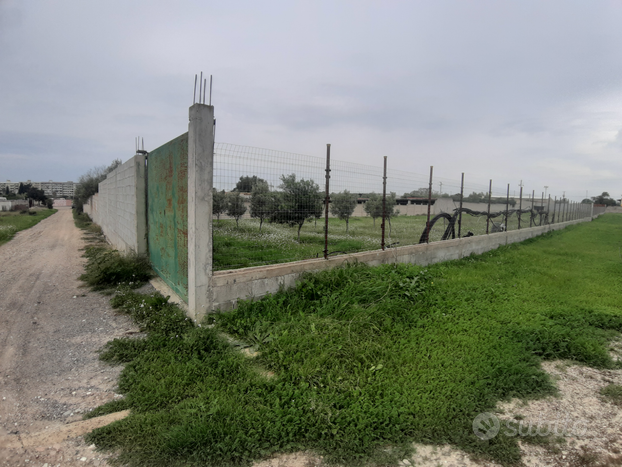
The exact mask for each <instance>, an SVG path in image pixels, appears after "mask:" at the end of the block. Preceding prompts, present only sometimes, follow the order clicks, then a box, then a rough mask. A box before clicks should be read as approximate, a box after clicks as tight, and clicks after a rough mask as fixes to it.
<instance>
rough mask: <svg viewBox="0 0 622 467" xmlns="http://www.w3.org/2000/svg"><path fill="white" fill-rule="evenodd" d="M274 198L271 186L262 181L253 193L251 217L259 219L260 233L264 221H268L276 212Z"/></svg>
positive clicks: (256, 184) (254, 186)
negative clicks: (274, 211)
mask: <svg viewBox="0 0 622 467" xmlns="http://www.w3.org/2000/svg"><path fill="white" fill-rule="evenodd" d="M274 205H275V203H274V196H273V195H272V194H271V193H270V186H269V185H268V183H267V182H265V181H263V180H260V181H258V182H257V183H255V185H253V189H252V191H251V213H250V214H251V217H253V218H255V219H259V231H260V232H261V226H262V225H263V221H264V220H265V219H268V218H269V217H270V215H271V213H272V212H273V210H274Z"/></svg>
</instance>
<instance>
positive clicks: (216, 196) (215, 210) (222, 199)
mask: <svg viewBox="0 0 622 467" xmlns="http://www.w3.org/2000/svg"><path fill="white" fill-rule="evenodd" d="M226 211H227V195H226V193H225V190H222V191H218V190H216V188H214V192H213V194H212V214H213V215H214V216H216V219H218V220H220V215H221V214H224V213H225V212H226Z"/></svg>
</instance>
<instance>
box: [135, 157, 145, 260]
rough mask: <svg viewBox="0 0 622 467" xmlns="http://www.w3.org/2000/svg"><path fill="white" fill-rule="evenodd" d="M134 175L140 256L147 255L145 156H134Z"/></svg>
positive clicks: (137, 250)
mask: <svg viewBox="0 0 622 467" xmlns="http://www.w3.org/2000/svg"><path fill="white" fill-rule="evenodd" d="M134 174H135V176H136V184H135V187H134V190H135V194H134V196H135V197H136V219H135V222H136V227H135V228H136V253H138V254H139V255H146V254H147V209H146V208H147V206H146V204H147V203H146V199H147V185H146V184H145V180H146V176H145V175H146V174H145V156H144V155H143V154H136V155H135V156H134Z"/></svg>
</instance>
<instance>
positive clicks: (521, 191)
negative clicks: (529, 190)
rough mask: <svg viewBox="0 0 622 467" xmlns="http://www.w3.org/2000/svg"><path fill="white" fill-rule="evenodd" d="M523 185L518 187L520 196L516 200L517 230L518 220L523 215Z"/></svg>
mask: <svg viewBox="0 0 622 467" xmlns="http://www.w3.org/2000/svg"><path fill="white" fill-rule="evenodd" d="M522 211H523V187H520V197H519V202H518V230H520V221H521V217H522V216H523V212H522Z"/></svg>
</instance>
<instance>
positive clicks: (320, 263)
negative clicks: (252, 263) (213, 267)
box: [212, 217, 591, 311]
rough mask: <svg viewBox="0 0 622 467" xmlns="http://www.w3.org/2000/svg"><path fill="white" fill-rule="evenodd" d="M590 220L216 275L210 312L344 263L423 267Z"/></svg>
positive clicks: (483, 251)
mask: <svg viewBox="0 0 622 467" xmlns="http://www.w3.org/2000/svg"><path fill="white" fill-rule="evenodd" d="M590 220H591V219H590V218H589V217H588V218H585V219H578V220H574V221H569V222H563V223H559V224H552V225H545V226H542V227H532V228H527V229H521V230H512V231H510V232H499V233H494V234H490V235H480V236H476V237H466V238H459V239H454V240H446V241H442V242H434V243H429V244H421V245H411V246H404V247H399V248H391V249H387V250H385V251H382V250H375V251H366V252H362V253H355V254H351V255H341V256H335V257H332V258H329V259H328V260H325V259H311V260H304V261H295V262H291V263H285V264H274V265H270V266H258V267H253V268H245V269H237V270H230V271H219V272H215V273H214V275H213V277H212V291H213V304H212V310H213V311H227V310H231V309H233V308H235V307H236V306H237V302H238V300H240V299H249V298H261V297H263V296H265V295H267V294H269V293H275V292H277V291H278V290H279V289H280V288H289V287H293V286H294V285H295V284H296V280H298V279H299V278H300V276H301V275H302V274H304V273H306V272H318V271H323V270H326V269H332V268H334V267H337V266H341V265H343V264H345V263H364V264H368V265H370V266H378V265H380V264H393V263H411V264H419V265H422V266H425V265H427V264H432V263H439V262H442V261H449V260H454V259H461V258H464V257H465V256H469V255H470V254H481V253H485V252H486V251H490V250H494V249H496V248H498V247H500V246H501V245H508V244H510V243H516V242H522V241H523V240H527V239H529V238H533V237H537V236H538V235H542V234H544V233H546V232H549V231H551V230H559V229H563V228H565V227H567V226H569V225H573V224H579V223H582V222H589V221H590Z"/></svg>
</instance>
